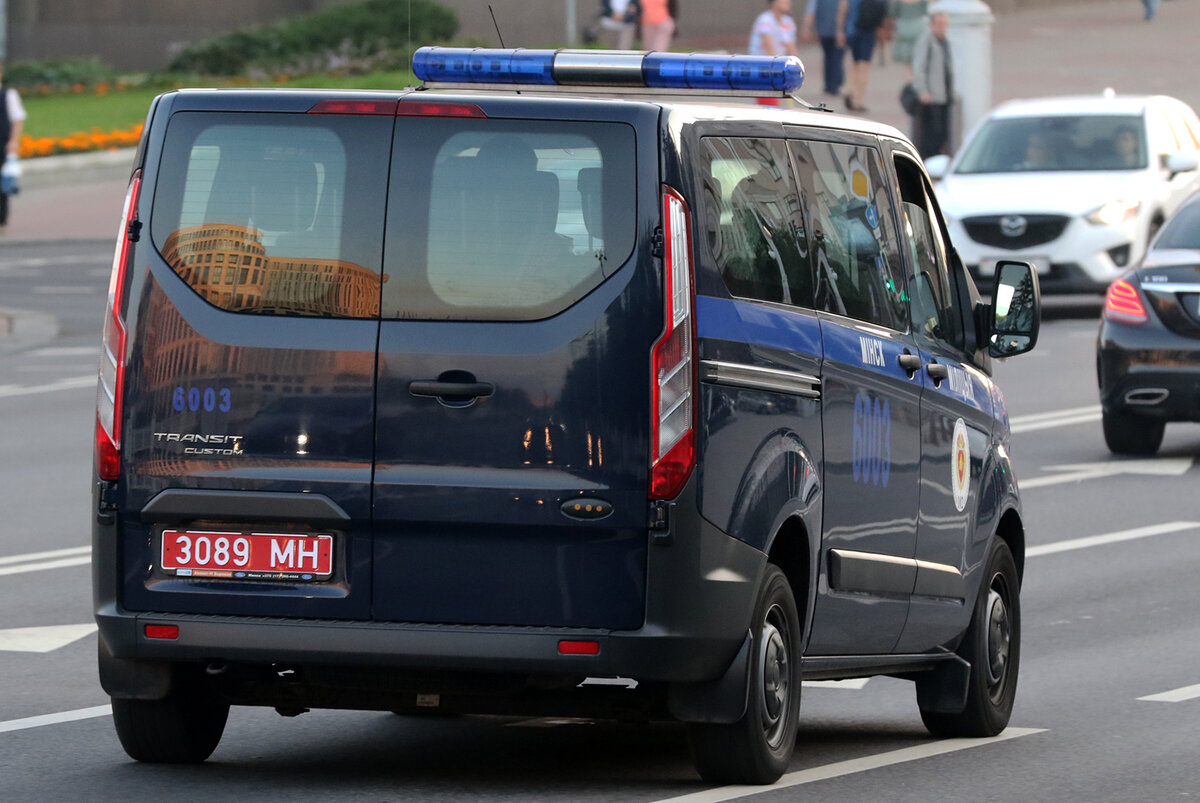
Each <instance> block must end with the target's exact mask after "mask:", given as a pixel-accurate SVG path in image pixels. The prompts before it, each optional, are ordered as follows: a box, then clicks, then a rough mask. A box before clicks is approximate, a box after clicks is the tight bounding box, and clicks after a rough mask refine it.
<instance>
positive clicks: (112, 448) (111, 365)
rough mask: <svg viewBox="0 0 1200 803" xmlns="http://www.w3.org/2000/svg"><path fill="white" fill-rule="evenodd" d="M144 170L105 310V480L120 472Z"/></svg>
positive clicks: (101, 412) (100, 410)
mask: <svg viewBox="0 0 1200 803" xmlns="http://www.w3.org/2000/svg"><path fill="white" fill-rule="evenodd" d="M141 189H142V171H141V170H138V171H137V172H135V173H134V174H133V179H132V180H130V182H129V191H128V192H126V193H125V209H124V211H123V212H122V213H121V229H120V231H118V232H117V249H116V252H115V253H114V254H113V266H112V273H111V274H110V276H109V280H108V307H107V309H105V310H104V347H103V349H102V350H101V352H100V381H99V383H98V385H97V388H96V471H97V473H98V474H99V475H100V479H102V480H115V479H117V478H118V477H119V476H120V473H121V396H122V393H123V390H124V386H125V321H124V320H122V318H121V299H122V298H123V297H124V295H125V278H126V275H127V274H126V271H127V267H128V265H129V244H130V235H131V229H132V228H133V227H134V223H135V222H136V221H137V203H138V194H139V193H140V192H141Z"/></svg>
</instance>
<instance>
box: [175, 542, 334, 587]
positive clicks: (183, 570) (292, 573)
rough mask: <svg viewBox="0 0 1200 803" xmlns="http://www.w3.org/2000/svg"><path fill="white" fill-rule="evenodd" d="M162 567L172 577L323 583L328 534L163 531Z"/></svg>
mask: <svg viewBox="0 0 1200 803" xmlns="http://www.w3.org/2000/svg"><path fill="white" fill-rule="evenodd" d="M162 568H163V570H164V571H167V572H171V573H173V574H174V575H175V576H176V577H202V578H206V579H208V578H217V579H227V580H292V581H296V580H299V581H313V580H325V579H327V578H328V577H329V576H330V575H332V574H333V536H332V535H297V534H294V533H225V532H208V531H196V530H166V531H165V532H163V534H162Z"/></svg>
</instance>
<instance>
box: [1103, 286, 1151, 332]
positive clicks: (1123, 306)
mask: <svg viewBox="0 0 1200 803" xmlns="http://www.w3.org/2000/svg"><path fill="white" fill-rule="evenodd" d="M1104 317H1105V318H1107V319H1108V320H1110V321H1118V322H1120V323H1145V322H1146V321H1147V320H1149V316H1148V315H1146V305H1145V304H1143V303H1142V297H1141V296H1140V295H1138V291H1137V288H1136V287H1134V286H1133V285H1132V284H1130V283H1129V282H1127V281H1125V280H1124V279H1117V280H1116V281H1115V282H1113V283H1112V284H1110V285H1109V286H1108V293H1107V294H1105V296H1104Z"/></svg>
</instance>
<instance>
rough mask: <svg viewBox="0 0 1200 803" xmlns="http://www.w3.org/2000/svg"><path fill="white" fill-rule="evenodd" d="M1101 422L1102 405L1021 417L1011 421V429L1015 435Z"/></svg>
mask: <svg viewBox="0 0 1200 803" xmlns="http://www.w3.org/2000/svg"><path fill="white" fill-rule="evenodd" d="M1099 420H1100V405H1098V404H1096V405H1092V406H1090V407H1075V408H1072V409H1070V410H1056V411H1055V412H1052V413H1036V414H1034V415H1021V416H1015V417H1013V418H1010V419H1009V429H1011V430H1012V431H1013V433H1014V434H1018V433H1022V432H1037V431H1039V430H1043V429H1052V428H1054V427H1066V426H1071V425H1074V424H1090V423H1092V422H1095V421H1099Z"/></svg>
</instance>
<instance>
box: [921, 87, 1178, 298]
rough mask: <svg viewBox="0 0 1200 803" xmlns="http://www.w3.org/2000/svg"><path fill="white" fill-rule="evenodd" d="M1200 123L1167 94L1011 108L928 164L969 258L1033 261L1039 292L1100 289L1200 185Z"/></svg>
mask: <svg viewBox="0 0 1200 803" xmlns="http://www.w3.org/2000/svg"><path fill="white" fill-rule="evenodd" d="M1198 156H1200V120H1197V118H1196V113H1195V112H1194V111H1192V109H1191V108H1190V107H1188V106H1187V105H1186V104H1184V103H1182V102H1180V101H1178V100H1176V99H1174V98H1169V97H1164V96H1117V95H1114V94H1113V93H1112V92H1111V91H1110V92H1106V93H1105V94H1104V95H1098V96H1094V97H1063V98H1039V99H1036V100H1017V101H1011V102H1009V103H1005V104H1003V105H1001V106H999V107H997V108H996V109H993V110H992V112H991V113H990V114H989V115H988V116H987V117H986V118H984V120H983V121H982V122H981V123H980V124H979V125H978V126H976V127H975V128H974V130H972V131H971V132H970V134H968V136H967V139H966V141H965V142H964V143H963V146H962V148H961V149H960V150H959V152H958V153H957V154H956V155H955V156H954V158H953V159H950V158H949V157H946V156H935V157H933V158H931V159H929V160H928V161H927V163H926V167H927V169H928V170H929V174H930V175H931V176H932V177H934V178H935V179H939V181H938V184H937V185H936V190H937V195H938V200H939V201H940V202H941V205H942V211H943V212H944V213H945V215H946V219H947V222H948V223H949V226H950V231H951V236H952V239H953V240H954V242H955V244H956V245H957V246H958V250H959V253H960V255H961V256H962V259H963V261H964V262H965V263H966V264H967V266H968V267H969V268H970V269H971V271H972V273H974V274H975V276H976V277H977V278H980V277H990V276H992V275H993V274H994V272H995V265H996V262H997V261H998V260H1001V259H1014V258H1015V259H1020V260H1023V261H1026V262H1030V263H1032V264H1033V265H1034V266H1035V267H1036V268H1037V270H1038V273H1039V274H1040V276H1041V283H1042V288H1043V292H1048V293H1079V292H1104V290H1105V288H1106V287H1107V286H1108V284H1109V282H1111V281H1112V280H1113V279H1114V278H1116V277H1117V275H1118V274H1120V273H1121V272H1122V271H1124V270H1125V269H1126V268H1128V267H1129V266H1131V265H1133V264H1135V263H1136V262H1137V261H1138V260H1139V259H1141V257H1142V255H1143V254H1144V253H1145V250H1146V246H1147V245H1148V244H1149V242H1150V239H1151V238H1152V237H1153V236H1154V232H1156V231H1157V230H1158V228H1159V226H1161V225H1162V223H1163V221H1165V220H1166V219H1167V218H1168V217H1169V216H1170V215H1171V213H1172V212H1174V211H1175V209H1176V207H1178V206H1179V204H1180V203H1182V202H1183V200H1184V199H1185V198H1187V197H1188V196H1189V195H1191V194H1192V193H1193V192H1195V191H1197V190H1200V170H1198V169H1197V166H1198V164H1200V159H1198Z"/></svg>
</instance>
